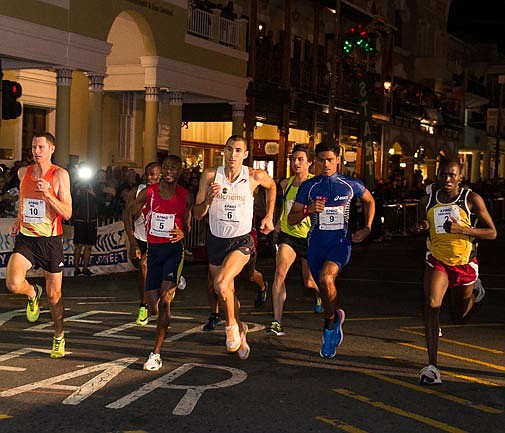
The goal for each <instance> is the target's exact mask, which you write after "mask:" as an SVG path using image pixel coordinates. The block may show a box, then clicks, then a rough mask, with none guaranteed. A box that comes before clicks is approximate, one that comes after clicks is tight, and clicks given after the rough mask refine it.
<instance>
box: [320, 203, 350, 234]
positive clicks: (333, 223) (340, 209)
mask: <svg viewBox="0 0 505 433" xmlns="http://www.w3.org/2000/svg"><path fill="white" fill-rule="evenodd" d="M343 228H344V206H333V207H325V208H324V210H323V211H322V212H321V213H320V214H319V230H342V229H343Z"/></svg>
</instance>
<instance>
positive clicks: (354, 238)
mask: <svg viewBox="0 0 505 433" xmlns="http://www.w3.org/2000/svg"><path fill="white" fill-rule="evenodd" d="M369 234H370V229H369V228H368V227H365V228H363V229H360V230H358V231H357V232H356V233H353V234H352V235H351V242H353V243H355V244H357V243H360V242H363V241H364V240H365V239H366V238H367V237H368V235H369Z"/></svg>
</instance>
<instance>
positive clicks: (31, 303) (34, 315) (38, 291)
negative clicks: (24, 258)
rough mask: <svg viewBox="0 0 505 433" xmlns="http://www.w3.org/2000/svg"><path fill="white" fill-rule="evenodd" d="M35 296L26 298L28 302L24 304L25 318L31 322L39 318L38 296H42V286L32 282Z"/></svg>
mask: <svg viewBox="0 0 505 433" xmlns="http://www.w3.org/2000/svg"><path fill="white" fill-rule="evenodd" d="M33 288H34V289H35V298H28V304H27V305H26V320H28V322H30V323H33V322H36V321H37V320H38V319H39V316H40V308H39V306H40V297H41V296H42V287H40V286H39V285H38V284H34V285H33Z"/></svg>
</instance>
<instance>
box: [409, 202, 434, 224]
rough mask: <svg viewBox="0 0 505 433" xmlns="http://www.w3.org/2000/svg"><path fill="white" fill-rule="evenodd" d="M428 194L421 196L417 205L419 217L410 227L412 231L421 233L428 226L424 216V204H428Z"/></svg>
mask: <svg viewBox="0 0 505 433" xmlns="http://www.w3.org/2000/svg"><path fill="white" fill-rule="evenodd" d="M428 198H429V196H427V195H425V196H423V197H421V200H419V203H418V205H417V212H418V214H419V219H418V220H417V221H416V222H415V223H414V224H413V225H412V227H410V231H411V232H412V233H421V232H424V231H426V230H428V229H429V228H430V223H429V221H428V219H427V217H426V206H427V205H428Z"/></svg>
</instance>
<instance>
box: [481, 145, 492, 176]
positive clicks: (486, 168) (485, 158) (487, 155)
mask: <svg viewBox="0 0 505 433" xmlns="http://www.w3.org/2000/svg"><path fill="white" fill-rule="evenodd" d="M490 169H491V151H489V150H486V151H485V152H482V179H484V180H488V179H489V173H490Z"/></svg>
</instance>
